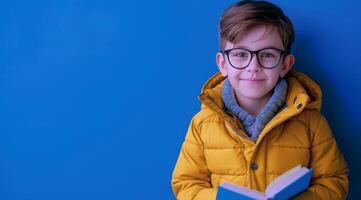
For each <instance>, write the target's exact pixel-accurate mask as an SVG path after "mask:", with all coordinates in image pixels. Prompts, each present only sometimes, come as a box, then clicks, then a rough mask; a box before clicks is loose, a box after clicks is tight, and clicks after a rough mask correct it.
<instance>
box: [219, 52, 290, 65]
mask: <svg viewBox="0 0 361 200" xmlns="http://www.w3.org/2000/svg"><path fill="white" fill-rule="evenodd" d="M235 49H240V50H244V51H247V52H249V53H250V54H251V59H250V60H249V62H248V64H247V65H246V66H245V67H235V66H234V65H233V64H232V62H231V60H230V59H229V52H231V51H232V50H235ZM265 49H274V50H277V51H280V52H281V55H280V59H279V60H278V62H277V64H276V65H275V66H273V67H264V66H263V65H262V64H261V62H260V61H259V58H258V53H259V52H260V51H263V50H265ZM219 52H220V53H222V55H223V57H224V55H226V56H227V60H228V62H229V64H231V66H232V67H233V68H235V69H245V68H247V67H248V66H249V64H250V63H251V62H252V59H253V54H256V58H257V62H258V64H259V65H260V66H261V67H263V68H265V69H273V68H275V67H277V66H278V65H279V64H280V62H281V60H284V58H285V57H286V56H287V55H288V54H290V53H289V52H287V51H285V50H283V49H278V48H273V47H267V48H263V49H259V50H257V51H251V50H248V49H244V48H239V47H237V48H232V49H227V50H220V51H219Z"/></svg>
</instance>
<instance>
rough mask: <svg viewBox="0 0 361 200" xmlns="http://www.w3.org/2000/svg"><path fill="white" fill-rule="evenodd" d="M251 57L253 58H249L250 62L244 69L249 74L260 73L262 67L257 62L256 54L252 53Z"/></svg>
mask: <svg viewBox="0 0 361 200" xmlns="http://www.w3.org/2000/svg"><path fill="white" fill-rule="evenodd" d="M252 55H253V56H252V58H251V61H250V63H249V65H248V67H247V68H246V69H247V71H249V72H260V71H261V70H262V67H261V65H260V64H259V62H258V59H257V54H256V53H253V54H252Z"/></svg>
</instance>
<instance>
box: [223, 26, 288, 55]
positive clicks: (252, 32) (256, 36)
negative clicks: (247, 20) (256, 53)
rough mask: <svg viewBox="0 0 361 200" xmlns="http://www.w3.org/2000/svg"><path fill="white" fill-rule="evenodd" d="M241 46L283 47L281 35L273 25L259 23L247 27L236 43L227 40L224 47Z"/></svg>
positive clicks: (251, 47) (250, 48)
mask: <svg viewBox="0 0 361 200" xmlns="http://www.w3.org/2000/svg"><path fill="white" fill-rule="evenodd" d="M235 47H242V48H246V49H249V50H258V49H262V48H267V47H274V48H280V49H283V44H282V40H281V36H280V34H279V32H278V30H277V28H275V27H274V26H270V25H268V26H267V25H259V26H255V27H253V28H251V29H249V30H248V31H247V32H246V33H245V34H244V35H243V36H242V37H241V38H240V40H238V41H237V42H236V43H230V42H228V41H227V43H226V49H229V48H235Z"/></svg>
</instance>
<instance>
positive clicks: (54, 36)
mask: <svg viewBox="0 0 361 200" xmlns="http://www.w3.org/2000/svg"><path fill="white" fill-rule="evenodd" d="M233 2H235V1H229V0H227V1H206V0H199V1H190V0H186V1H169V0H155V1H145V0H141V1H131V0H122V1H115V0H113V1H111V0H109V1H101V0H87V1H85V0H63V1H55V0H54V1H16V0H14V1H1V6H0V199H4V200H8V199H9V200H12V199H19V200H20V199H21V200H22V199H29V200H30V199H34V200H42V199H59V200H62V199H174V197H173V194H172V190H171V186H170V181H171V174H172V171H173V167H174V165H175V162H176V160H177V157H178V153H179V150H180V147H181V144H182V141H183V140H184V136H185V133H186V130H187V128H188V124H189V122H190V120H191V117H192V116H193V114H195V113H196V112H197V111H198V109H199V107H200V104H199V102H198V100H197V95H198V94H199V91H200V89H201V87H202V85H203V83H204V82H205V81H206V80H207V78H208V77H209V76H211V75H212V74H214V73H216V72H217V67H216V65H215V54H216V52H217V51H218V39H217V26H218V20H219V18H220V16H221V13H222V11H223V10H224V9H225V8H226V7H228V6H229V5H230V4H231V3H233ZM273 2H274V3H276V4H278V5H279V6H280V7H282V8H283V9H284V11H285V12H286V14H287V15H288V16H289V17H290V18H291V19H292V20H293V22H294V25H295V27H296V42H295V45H294V48H293V52H294V54H295V55H296V65H295V67H296V69H297V70H300V71H302V72H306V73H307V74H309V75H310V76H311V77H312V78H313V79H314V80H316V81H317V82H318V83H319V84H320V86H321V87H322V88H323V92H324V98H323V110H322V113H323V114H324V115H325V116H326V118H327V119H328V121H329V123H330V125H331V128H332V129H333V131H334V135H335V137H336V139H337V141H338V144H339V147H340V149H341V150H342V151H343V153H344V155H345V157H346V159H347V162H348V165H349V169H350V179H351V188H350V189H351V190H350V195H349V199H356V197H358V196H359V195H357V189H358V188H360V181H361V180H360V174H361V173H360V169H361V164H360V158H361V157H360V155H361V144H360V142H361V135H360V133H361V132H360V130H361V120H360V113H361V109H360V104H359V101H360V99H361V95H360V87H361V82H360V77H361V55H360V47H361V39H360V35H361V29H360V26H361V24H360V21H361V14H360V12H359V11H360V9H361V3H360V1H353V2H352V1H347V2H346V1H345V2H342V1H326V0H322V1H312V0H305V1H286V0H275V1H273ZM352 197H354V198H352Z"/></svg>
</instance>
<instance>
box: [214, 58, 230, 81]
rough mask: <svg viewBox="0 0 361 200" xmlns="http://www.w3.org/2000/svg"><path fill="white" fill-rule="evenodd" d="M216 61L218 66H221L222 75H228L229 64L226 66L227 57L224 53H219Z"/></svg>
mask: <svg viewBox="0 0 361 200" xmlns="http://www.w3.org/2000/svg"><path fill="white" fill-rule="evenodd" d="M216 62H217V66H218V68H219V71H220V72H221V74H222V76H224V77H226V76H227V75H228V73H227V66H226V59H225V57H224V56H223V54H222V53H219V52H218V53H217V55H216Z"/></svg>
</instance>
